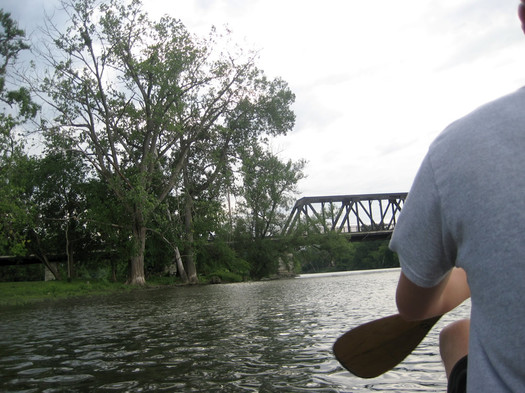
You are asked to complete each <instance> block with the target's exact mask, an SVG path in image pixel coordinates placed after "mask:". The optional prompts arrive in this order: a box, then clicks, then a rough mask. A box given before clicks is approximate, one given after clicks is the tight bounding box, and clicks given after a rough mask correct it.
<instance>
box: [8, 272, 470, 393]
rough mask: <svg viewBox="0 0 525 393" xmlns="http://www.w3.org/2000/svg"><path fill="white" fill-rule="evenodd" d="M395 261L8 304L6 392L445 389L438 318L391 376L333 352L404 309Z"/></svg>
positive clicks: (459, 313) (448, 318)
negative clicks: (367, 373)
mask: <svg viewBox="0 0 525 393" xmlns="http://www.w3.org/2000/svg"><path fill="white" fill-rule="evenodd" d="M398 275H399V271H398V270H393V271H382V272H363V273H352V274H346V275H337V276H323V275H320V276H313V277H312V276H305V277H301V278H296V279H291V280H282V281H268V282H254V283H241V284H225V285H213V286H199V287H177V288H170V289H160V290H147V291H139V292H135V293H131V294H125V295H119V296H111V297H102V298H100V297H98V298H94V299H91V300H76V301H68V302H58V303H55V304H53V305H45V306H42V305H40V306H38V307H37V306H29V307H23V308H18V309H14V310H13V309H10V310H7V311H2V320H1V324H0V391H2V392H62V391H68V392H85V391H101V392H106V391H107V392H148V391H166V392H370V391H380V392H445V391H446V387H445V376H444V372H443V368H442V365H441V363H440V360H439V354H438V348H437V335H438V333H439V328H440V327H442V326H443V325H444V324H445V323H446V322H450V321H451V320H453V319H456V318H458V317H464V316H467V315H468V312H469V306H468V304H467V305H464V306H462V307H460V308H459V309H458V310H456V311H454V312H453V313H452V314H450V315H447V316H446V317H444V318H443V320H442V321H440V322H439V323H438V324H437V325H436V327H435V328H434V330H433V331H432V332H431V333H430V334H429V335H428V336H427V338H426V339H425V340H424V341H423V342H422V344H421V345H420V346H419V348H418V349H417V350H416V351H415V352H414V353H413V354H412V355H410V356H409V357H408V358H407V359H406V360H405V361H404V362H403V363H402V364H401V365H399V366H398V367H397V368H396V369H394V370H392V371H391V372H388V373H386V374H385V375H383V376H381V377H378V378H375V379H369V380H364V379H360V378H357V377H354V376H352V375H351V374H350V373H348V372H347V371H345V370H343V369H342V368H341V367H340V366H339V364H338V362H337V361H336V360H335V359H334V357H333V355H332V352H331V347H332V344H333V342H334V341H335V339H336V338H337V337H338V336H339V335H341V334H342V333H344V332H345V331H347V330H349V329H350V328H352V327H355V326H357V325H359V324H361V323H364V322H367V321H369V320H372V319H376V318H379V317H382V316H386V315H389V314H393V313H395V304H394V301H393V295H394V289H395V286H396V283H397V277H398Z"/></svg>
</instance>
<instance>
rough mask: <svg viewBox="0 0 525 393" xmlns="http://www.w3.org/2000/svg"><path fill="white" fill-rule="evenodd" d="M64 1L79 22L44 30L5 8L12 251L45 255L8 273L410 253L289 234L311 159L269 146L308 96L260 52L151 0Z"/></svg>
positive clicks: (3, 122)
mask: <svg viewBox="0 0 525 393" xmlns="http://www.w3.org/2000/svg"><path fill="white" fill-rule="evenodd" d="M62 6H63V12H65V13H67V15H68V21H69V22H68V24H66V25H64V26H59V25H57V24H54V23H53V21H52V20H47V21H46V23H44V24H43V25H44V26H45V28H43V31H42V35H41V39H42V40H41V41H38V42H31V43H30V42H28V40H27V39H26V38H25V33H24V32H23V31H21V30H20V29H18V27H17V23H16V21H14V20H13V19H12V18H11V16H10V15H9V14H8V13H6V12H4V11H2V10H0V24H1V26H0V61H1V64H0V102H1V103H2V104H3V107H2V110H1V112H0V131H1V134H0V184H1V187H0V235H1V237H0V254H1V255H9V256H24V255H33V256H36V257H37V258H38V259H39V260H40V262H41V263H42V265H26V266H2V267H0V280H19V279H24V280H27V279H42V276H43V274H42V269H43V267H42V266H44V265H45V266H46V267H47V268H48V269H49V271H50V272H51V273H52V274H53V275H54V276H55V278H57V279H66V278H67V279H71V278H75V277H81V278H92V279H105V280H115V281H118V280H122V281H127V282H129V283H133V284H144V283H145V282H146V279H147V278H148V277H151V276H163V275H169V274H174V273H175V272H176V274H177V277H179V279H180V280H181V281H182V282H187V283H197V282H199V281H200V280H203V279H209V280H222V281H238V280H245V279H259V278H263V277H270V276H273V275H277V274H279V272H281V273H282V272H283V271H288V272H290V273H293V272H299V271H303V272H315V271H326V270H337V269H339V270H345V269H362V268H372V267H389V266H395V265H396V263H397V262H396V261H395V260H394V257H393V255H392V254H391V253H389V251H388V250H387V246H386V243H384V242H382V243H380V244H379V243H375V242H374V243H362V244H354V243H349V242H348V241H346V240H345V239H344V238H343V237H340V236H335V235H334V236H331V235H330V236H324V237H318V238H305V237H301V236H299V235H296V236H295V237H290V238H286V239H283V238H280V239H278V240H276V237H278V235H279V234H280V230H281V228H282V225H283V224H284V221H285V219H286V215H287V212H288V211H289V209H290V204H291V203H292V202H293V201H294V200H295V196H296V187H297V183H298V182H299V180H301V179H302V178H303V177H304V174H303V168H304V165H305V162H304V161H302V160H300V161H297V162H294V161H291V160H288V161H285V160H282V159H280V158H279V156H278V155H276V154H274V153H273V152H272V151H271V149H270V143H269V142H270V140H271V138H272V137H274V136H278V135H286V134H287V133H288V132H290V131H291V130H292V128H293V126H294V122H295V115H294V113H293V111H292V110H291V105H292V104H293V102H294V99H295V96H294V94H293V93H292V92H291V91H290V89H289V88H288V85H287V83H286V82H285V81H283V80H282V79H280V78H275V79H269V78H267V77H266V76H265V74H264V72H263V71H262V70H260V69H258V68H257V66H256V54H255V53H253V52H246V51H244V50H243V49H242V48H238V47H233V46H232V47H230V48H228V47H227V45H226V42H228V37H227V34H226V36H223V35H221V34H219V33H217V32H216V31H215V30H214V29H212V31H211V32H210V35H209V36H208V37H207V38H199V37H195V36H193V35H191V34H190V33H189V32H188V31H187V30H186V28H185V27H184V25H183V24H182V23H181V22H180V21H178V20H176V19H173V18H171V17H163V18H161V19H160V20H158V21H152V20H150V19H149V17H148V15H147V14H146V13H145V12H144V11H143V9H142V5H141V3H140V2H139V1H136V0H133V1H131V2H124V1H120V0H108V1H105V2H102V3H100V2H98V1H94V0H83V1H78V2H76V1H74V0H70V1H64V2H63V4H62ZM219 48H220V49H219ZM225 48H226V49H225ZM29 52H31V53H32V56H34V58H33V61H32V62H31V65H32V66H31V67H28V68H27V69H25V68H24V67H22V66H21V65H20V62H19V57H20V56H19V55H20V54H22V53H24V54H25V53H29ZM35 135H37V140H38V141H39V143H38V149H37V152H36V153H35V149H34V148H33V149H32V150H30V149H29V147H30V146H29V145H28V141H29V140H31V138H29V136H33V137H34V136H35ZM29 151H32V154H30V153H29ZM57 256H60V257H61V258H62V263H60V264H58V265H57V264H55V263H53V258H56V257H57Z"/></svg>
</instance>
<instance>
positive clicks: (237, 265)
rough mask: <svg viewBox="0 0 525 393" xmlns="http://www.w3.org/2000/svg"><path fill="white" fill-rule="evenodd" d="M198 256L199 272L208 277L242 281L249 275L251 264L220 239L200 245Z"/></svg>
mask: <svg viewBox="0 0 525 393" xmlns="http://www.w3.org/2000/svg"><path fill="white" fill-rule="evenodd" d="M197 258H198V261H199V263H198V267H199V272H200V273H201V274H202V275H204V276H206V277H209V278H211V277H214V276H215V277H218V278H220V279H221V281H242V280H245V279H247V278H248V277H249V273H250V264H249V263H248V262H247V261H245V260H244V259H242V258H240V257H239V256H237V253H236V252H235V250H234V249H232V248H231V247H230V246H229V245H228V244H226V243H225V242H223V241H221V240H219V239H216V240H215V241H213V242H209V243H208V244H206V245H203V246H201V247H199V249H198V252H197Z"/></svg>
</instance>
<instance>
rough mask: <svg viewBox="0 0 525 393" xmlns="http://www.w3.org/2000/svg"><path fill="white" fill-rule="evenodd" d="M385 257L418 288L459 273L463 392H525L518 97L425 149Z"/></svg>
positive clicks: (523, 137)
mask: <svg viewBox="0 0 525 393" xmlns="http://www.w3.org/2000/svg"><path fill="white" fill-rule="evenodd" d="M390 247H391V249H392V250H393V251H395V252H397V253H398V255H399V259H400V262H401V268H402V270H403V272H404V274H405V275H406V276H407V277H408V279H409V280H411V281H412V282H414V283H415V284H417V285H419V286H423V287H431V286H434V285H436V284H437V283H439V282H440V280H442V279H443V277H444V276H445V275H446V274H447V273H448V271H449V270H450V269H451V268H452V267H453V266H459V267H462V268H463V269H465V270H466V272H467V277H468V282H469V286H470V290H471V304H472V308H471V331H470V343H469V363H468V379H467V390H468V392H491V393H497V392H525V88H522V89H520V90H518V91H516V92H515V93H513V94H510V95H508V96H505V97H503V98H500V99H498V100H496V101H494V102H491V103H489V104H487V105H484V106H482V107H481V108H479V109H477V110H476V111H474V112H472V113H471V114H469V115H467V116H466V117H464V118H462V119H460V120H458V121H456V122H455V123H453V124H451V125H450V126H449V127H448V128H447V129H446V130H444V131H443V132H442V133H441V134H440V135H439V136H438V138H437V139H436V140H435V141H434V142H433V143H432V145H431V146H430V148H429V151H428V154H427V156H426V157H425V159H424V161H423V163H422V165H421V168H420V169H419V172H418V174H417V176H416V178H415V180H414V184H413V185H412V188H411V190H410V192H409V195H408V198H407V200H406V203H405V205H404V206H403V209H402V212H401V215H400V217H399V220H398V223H397V225H396V228H395V230H394V234H393V236H392V240H391V243H390ZM522 302H523V303H522Z"/></svg>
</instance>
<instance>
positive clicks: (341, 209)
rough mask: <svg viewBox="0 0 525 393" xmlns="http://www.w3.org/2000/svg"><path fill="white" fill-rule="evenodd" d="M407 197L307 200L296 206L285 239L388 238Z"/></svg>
mask: <svg viewBox="0 0 525 393" xmlns="http://www.w3.org/2000/svg"><path fill="white" fill-rule="evenodd" d="M407 195H408V194H407V193H406V192H405V193H393V194H363V195H334V196H317V197H304V198H301V199H299V200H298V201H297V202H295V205H294V207H293V209H292V211H291V213H290V216H289V217H288V220H287V221H286V223H285V226H284V227H283V230H282V235H290V234H292V233H298V232H299V233H302V234H305V235H308V234H326V233H329V232H335V233H340V234H344V235H348V236H349V238H350V240H351V241H361V240H371V239H385V238H388V237H389V236H390V235H391V234H392V231H393V230H394V227H395V225H396V220H397V218H398V216H399V213H400V212H401V208H402V207H403V205H404V203H405V199H406V197H407Z"/></svg>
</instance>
